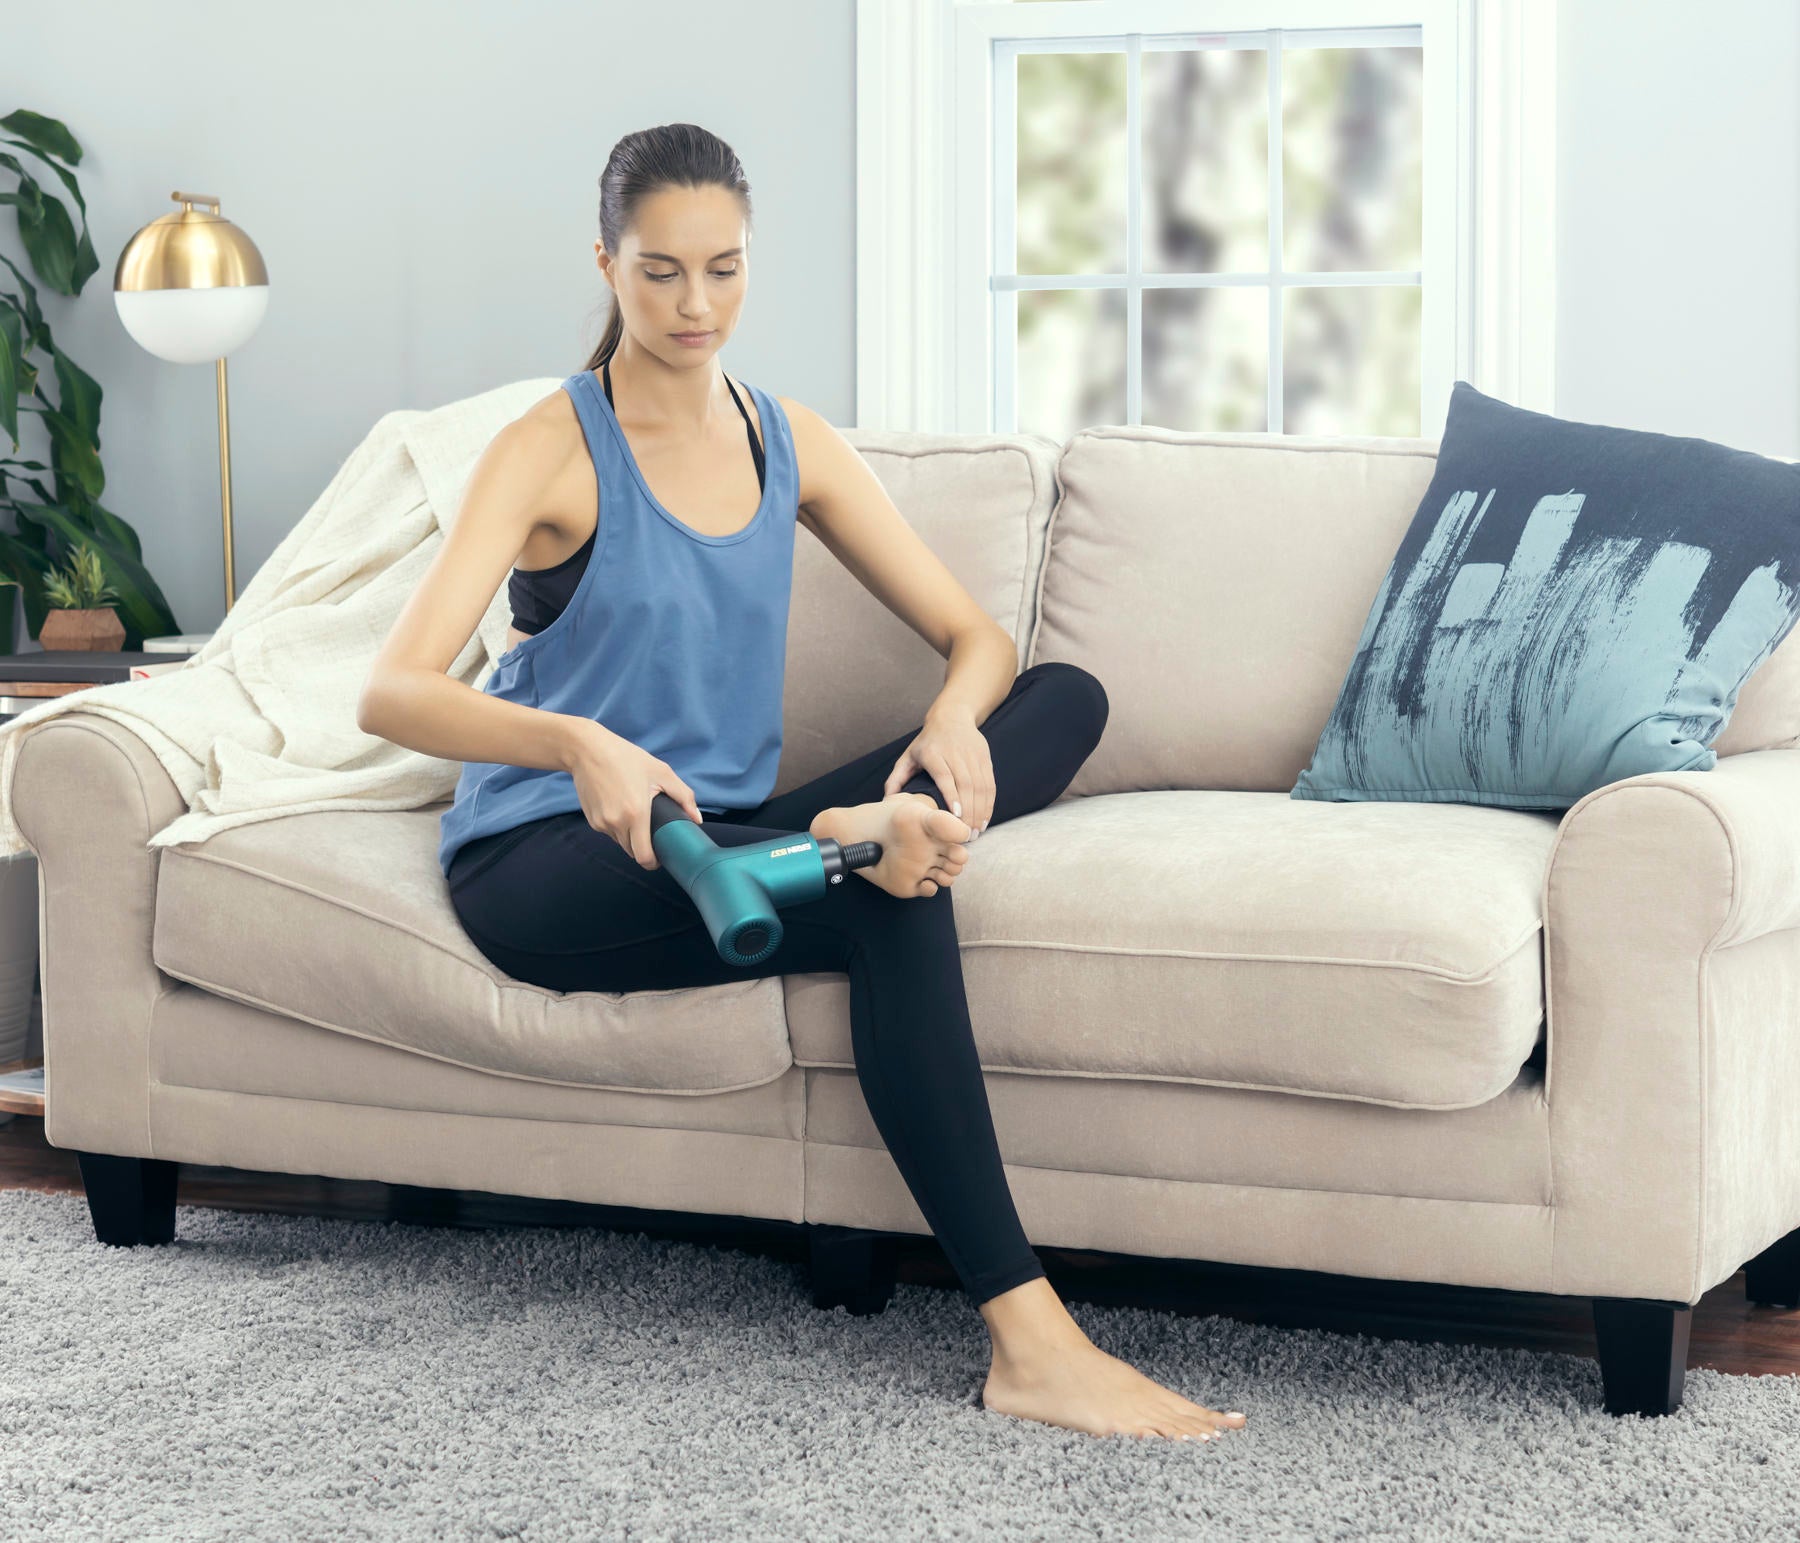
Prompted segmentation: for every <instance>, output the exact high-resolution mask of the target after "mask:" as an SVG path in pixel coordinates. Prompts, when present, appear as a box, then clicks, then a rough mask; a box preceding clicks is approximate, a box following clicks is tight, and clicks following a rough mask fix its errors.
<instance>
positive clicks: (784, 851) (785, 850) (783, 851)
mask: <svg viewBox="0 0 1800 1543" xmlns="http://www.w3.org/2000/svg"><path fill="white" fill-rule="evenodd" d="M811 850H812V843H811V842H810V841H802V842H801V843H800V844H799V845H798V846H791V847H776V848H775V850H774V851H773V852H771V853H770V854H769V856H771V857H786V856H787V855H788V854H789V853H791V852H810V851H811Z"/></svg>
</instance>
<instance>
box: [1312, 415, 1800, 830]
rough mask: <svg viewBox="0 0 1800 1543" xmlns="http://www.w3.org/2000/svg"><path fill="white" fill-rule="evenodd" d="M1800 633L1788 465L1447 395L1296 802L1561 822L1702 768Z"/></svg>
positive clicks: (1799, 568) (1799, 554)
mask: <svg viewBox="0 0 1800 1543" xmlns="http://www.w3.org/2000/svg"><path fill="white" fill-rule="evenodd" d="M1797 615H1800V465H1795V464H1791V463H1788V462H1783V461H1777V460H1773V459H1771V458H1770V457H1767V456H1761V455H1755V454H1753V453H1751V452H1750V451H1747V450H1733V449H1730V448H1728V447H1726V446H1724V445H1718V444H1714V443H1712V442H1711V441H1709V440H1704V439H1690V438H1681V437H1678V436H1675V435H1670V434H1653V433H1647V432H1644V431H1641V430H1637V429H1620V428H1611V427H1608V426H1605V425H1602V424H1592V423H1576V422H1572V421H1570V420H1568V419H1564V418H1557V417H1553V416H1551V415H1550V414H1548V413H1536V412H1529V411H1527V410H1525V409H1523V408H1518V407H1514V406H1512V405H1511V404H1509V403H1506V402H1502V401H1499V400H1498V399H1497V398H1494V397H1490V396H1487V395H1485V394H1484V393H1482V392H1480V391H1477V390H1476V389H1475V388H1474V387H1473V386H1471V385H1470V384H1469V383H1468V382H1467V381H1463V380H1459V381H1457V382H1456V385H1455V387H1454V389H1453V390H1452V391H1451V394H1450V410H1449V413H1448V415H1447V417H1446V421H1445V425H1444V435H1443V439H1442V441H1441V443H1440V445H1439V448H1438V459H1437V470H1436V472H1435V473H1434V475H1433V476H1432V479H1431V486H1430V487H1429V488H1427V489H1426V491H1425V497H1424V499H1423V501H1422V502H1421V503H1420V505H1419V511H1418V513H1417V514H1416V515H1414V516H1413V522H1412V525H1411V527H1410V528H1409V529H1408V530H1407V533H1406V536H1405V538H1404V539H1403V540H1402V541H1401V543H1400V549H1399V551H1398V552H1396V553H1395V554H1394V560H1393V562H1392V564H1391V565H1390V566H1389V568H1388V573H1387V577H1386V578H1385V579H1384V580H1383V581H1382V585H1381V589H1380V591H1379V593H1377V595H1376V596H1375V602H1374V604H1373V606H1371V608H1370V610H1369V615H1368V619H1367V621H1365V622H1364V624H1363V630H1362V636H1361V638H1360V639H1359V640H1358V642H1357V645H1356V654H1355V657H1354V658H1353V659H1352V660H1351V663H1350V669H1349V672H1348V673H1347V674H1346V676H1345V678H1344V683H1343V685H1342V687H1341V688H1339V691H1338V697H1337V703H1336V705H1335V706H1334V707H1333V708H1332V711H1331V716H1330V718H1329V719H1328V720H1327V721H1326V724H1325V730H1324V732H1323V733H1322V734H1321V735H1320V737H1319V743H1318V745H1317V746H1316V748H1315V749H1314V751H1313V758H1312V761H1311V763H1310V764H1309V765H1308V766H1307V768H1306V770H1305V771H1303V772H1302V773H1301V774H1300V779H1299V781H1298V782H1296V783H1295V784H1294V787H1293V790H1292V793H1291V794H1290V796H1291V797H1293V798H1317V799H1355V800H1366V799H1397V800H1406V801H1412V802H1422V803H1433V802H1436V803H1470V804H1502V805H1507V806H1509V807H1513V808H1533V809H1566V808H1568V806H1569V805H1570V804H1572V803H1574V802H1575V801H1576V800H1577V799H1578V798H1580V797H1581V796H1582V795H1583V794H1584V793H1587V792H1589V791H1591V790H1592V789H1594V788H1597V787H1600V786H1602V785H1604V784H1606V783H1609V782H1616V781H1618V780H1619V779H1620V778H1623V777H1633V776H1637V775H1639V774H1640V773H1643V772H1652V771H1710V770H1711V769H1712V768H1713V766H1714V764H1715V763H1716V762H1717V760H1718V757H1717V755H1716V754H1715V753H1714V752H1713V750H1712V749H1711V745H1712V742H1713V740H1714V739H1716V738H1717V737H1718V734H1719V731H1720V730H1721V729H1722V728H1724V726H1725V722H1726V720H1727V719H1728V718H1729V717H1730V716H1731V710H1732V708H1733V707H1734V706H1735V705H1736V704H1737V697H1738V692H1739V690H1740V689H1741V688H1742V686H1743V684H1744V681H1745V680H1746V679H1747V678H1748V677H1749V675H1750V674H1751V672H1752V671H1754V670H1755V669H1756V667H1757V666H1758V665H1759V664H1761V663H1762V662H1763V660H1764V659H1766V658H1767V657H1768V656H1769V654H1770V653H1771V652H1772V651H1773V650H1774V648H1775V646H1776V644H1778V643H1779V642H1780V641H1781V640H1782V639H1783V638H1784V637H1785V636H1786V635H1787V632H1788V629H1789V628H1791V627H1792V626H1793V625H1794V620H1795V617H1796V616H1797Z"/></svg>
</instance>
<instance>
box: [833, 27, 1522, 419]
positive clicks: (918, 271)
mask: <svg viewBox="0 0 1800 1543" xmlns="http://www.w3.org/2000/svg"><path fill="white" fill-rule="evenodd" d="M1555 7H1556V0H1038V3H1033V4H1029V5H1014V4H1012V3H1011V0H908V3H902V4H896V3H894V0H857V28H856V50H857V62H856V63H857V92H856V97H857V151H856V164H857V226H856V231H857V235H856V271H857V279H856V307H857V329H856V338H857V366H856V385H857V414H856V422H857V425H858V426H859V427H863V428H885V429H907V430H918V431H924V432H932V433H991V432H994V431H995V427H996V424H1004V423H1008V422H1010V418H1009V417H1007V416H1004V415H1007V414H1010V410H1011V401H1010V394H1009V388H1010V381H999V380H997V379H996V376H997V374H998V373H999V371H998V370H997V369H996V364H997V362H998V361H999V359H1000V357H1001V355H1000V353H999V352H998V351H997V350H996V347H995V344H996V338H997V335H998V333H997V328H998V326H999V325H1000V323H999V321H997V317H1004V318H1006V319H1007V321H1008V323H1009V324H1010V319H1011V318H1012V317H1013V316H1014V314H1015V304H1016V302H1015V300H1014V297H1015V296H1016V293H1017V289H1018V288H1019V287H1020V286H1019V285H1018V284H1017V283H1013V284H1010V285H1008V284H1006V283H1005V282H1004V281H1002V282H1001V283H999V284H996V283H995V282H993V279H994V269H993V268H992V267H991V266H990V264H991V261H992V254H993V253H994V251H995V250H997V246H996V243H995V240H994V235H995V231H994V226H995V219H994V210H995V202H996V201H995V198H994V186H995V181H994V178H995V166H996V164H997V158H998V156H999V155H1001V154H1002V153H1003V154H1004V155H1005V157H1006V160H1007V164H1008V165H1009V166H1010V164H1011V144H1010V134H1011V128H1012V125H1011V123H1010V121H1009V122H1007V123H1004V124H1002V123H999V122H998V115H997V113H996V110H995V109H996V103H995V99H994V98H995V92H994V78H995V76H994V67H993V56H994V50H995V45H996V44H997V43H1002V42H1004V41H1006V40H1011V39H1038V38H1058V39H1073V38H1081V37H1093V38H1100V37H1105V38H1117V37H1119V36H1121V35H1126V36H1129V35H1130V34H1133V33H1141V34H1155V35H1161V36H1166V35H1187V36H1192V37H1196V38H1198V37H1199V36H1202V35H1203V34H1210V33H1214V32H1245V31H1258V30H1267V29H1269V28H1274V27H1281V28H1295V29H1302V28H1304V29H1319V28H1324V29H1330V30H1334V31H1340V32H1343V33H1345V34H1350V33H1354V32H1360V31H1361V30H1362V29H1363V28H1366V27H1410V28H1417V29H1419V31H1418V33H1417V34H1416V35H1415V38H1414V41H1417V40H1419V39H1420V38H1422V39H1423V41H1424V42H1425V44H1426V78H1425V82H1424V89H1425V98H1424V123H1425V143H1424V145H1423V147H1422V150H1423V159H1424V177H1425V181H1426V185H1427V187H1432V186H1436V185H1450V186H1454V188H1455V205H1456V208H1455V217H1454V221H1439V222H1435V223H1434V222H1432V221H1430V220H1429V219H1428V220H1427V223H1426V228H1425V230H1424V231H1423V232H1422V236H1423V240H1424V252H1423V255H1422V262H1423V265H1424V267H1423V271H1424V272H1425V273H1426V274H1427V275H1437V274H1444V275H1446V276H1447V277H1446V278H1445V279H1438V280H1436V281H1435V282H1427V283H1426V284H1425V286H1424V292H1423V297H1422V299H1423V307H1422V334H1423V337H1422V348H1423V352H1424V357H1423V360H1422V366H1423V368H1422V371H1421V399H1422V400H1421V414H1420V431H1419V432H1420V434H1421V436H1422V437H1424V438H1427V439H1437V438H1440V437H1441V435H1442V433H1443V421H1444V414H1445V412H1446V410H1447V408H1448V405H1449V396H1450V387H1451V384H1452V382H1453V381H1454V380H1457V379H1462V380H1467V381H1469V382H1470V383H1471V384H1472V385H1474V386H1476V387H1477V388H1478V389H1480V390H1482V391H1485V392H1487V393H1488V394H1489V395H1492V396H1497V397H1500V398H1501V399H1503V400H1505V401H1509V402H1512V403H1514V404H1515V405H1517V406H1520V407H1527V408H1531V409H1532V410H1534V411H1537V412H1547V413H1548V412H1554V411H1555V379H1556V370H1555V366H1556V350H1555V337H1556V266H1555V251H1556V239H1555V238H1556V231H1555V216H1556V196H1555V194H1556V155H1555V142H1556V122H1555V106H1556V52H1555V50H1556V9H1555ZM1197 21H1200V22H1203V23H1204V27H1203V28H1202V27H1197V26H1196V22H1197ZM1441 49H1447V50H1448V52H1447V53H1446V52H1442V51H1437V50H1441ZM1137 52H1138V50H1137V46H1136V43H1135V41H1133V42H1132V43H1131V44H1130V58H1131V60H1132V63H1133V65H1135V62H1136V57H1137ZM1271 76H1272V80H1273V81H1274V83H1275V84H1278V76H1277V74H1276V72H1274V71H1271ZM1009 105H1010V104H1009ZM1445 122H1453V123H1454V125H1455V134H1454V136H1451V135H1449V134H1447V133H1442V134H1441V133H1439V132H1438V131H1437V128H1436V125H1438V124H1441V123H1445ZM997 141H998V143H997ZM970 146H973V147H974V148H973V149H972V150H971V149H970V148H969V147H970ZM1129 156H1130V161H1129V164H1130V167H1131V168H1132V170H1133V175H1132V176H1131V179H1130V180H1131V181H1132V182H1133V183H1135V181H1136V177H1135V168H1136V166H1137V157H1138V151H1137V147H1136V145H1135V144H1133V145H1131V146H1130V149H1129ZM1443 158H1452V159H1449V160H1446V159H1443ZM1275 175H1278V170H1277V171H1276V172H1275ZM1126 194H1127V197H1129V198H1132V199H1134V200H1135V198H1136V196H1137V194H1136V189H1135V187H1134V186H1133V187H1128V188H1127V190H1126ZM1276 207H1277V208H1278V207H1279V206H1278V205H1277V206H1276ZM1271 223H1272V224H1274V221H1272V222H1271ZM1128 262H1129V264H1130V267H1129V270H1128V278H1131V277H1135V278H1137V279H1139V280H1141V279H1142V278H1143V277H1145V275H1143V274H1142V273H1141V271H1139V270H1138V269H1137V263H1138V253H1137V250H1136V243H1133V244H1132V250H1131V252H1130V254H1129V257H1128ZM1006 266H1009V267H1010V266H1011V263H1010V259H1009V260H1008V261H1007V263H1006ZM1345 277H1347V276H1345ZM1340 281H1341V279H1340ZM1059 287H1060V286H1059ZM1126 292H1127V295H1128V296H1129V297H1130V298H1131V305H1130V308H1129V313H1128V318H1127V321H1128V325H1127V329H1126V331H1127V348H1128V350H1129V354H1128V360H1127V363H1128V375H1127V378H1128V380H1130V381H1131V382H1132V383H1133V386H1134V389H1133V390H1132V391H1131V392H1130V401H1129V404H1128V416H1135V415H1136V409H1137V390H1136V389H1135V387H1136V385H1137V377H1138V369H1137V363H1138V361H1137V354H1138V350H1139V347H1140V330H1139V328H1138V326H1137V319H1138V318H1137V310H1138V296H1139V294H1140V293H1141V291H1139V290H1137V289H1136V288H1128V289H1127V291H1126ZM1278 324H1279V312H1278V310H1277V308H1276V307H1275V306H1271V346H1272V347H1275V346H1277V345H1278V341H1279V335H1278V334H1277V333H1276V332H1275V327H1276V326H1277V325H1278ZM1012 352H1013V350H1012V349H1010V348H1009V349H1007V350H1005V356H1006V357H1008V358H1010V357H1011V355H1012ZM1271 363H1272V364H1273V363H1274V360H1273V358H1272V359H1271ZM1271 374H1272V377H1273V375H1274V374H1275V372H1274V370H1272V371H1271ZM1274 389H1275V388H1274V386H1273V384H1272V386H1271V392H1272V393H1273V390H1274ZM1271 421H1274V420H1273V418H1272V419H1271Z"/></svg>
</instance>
